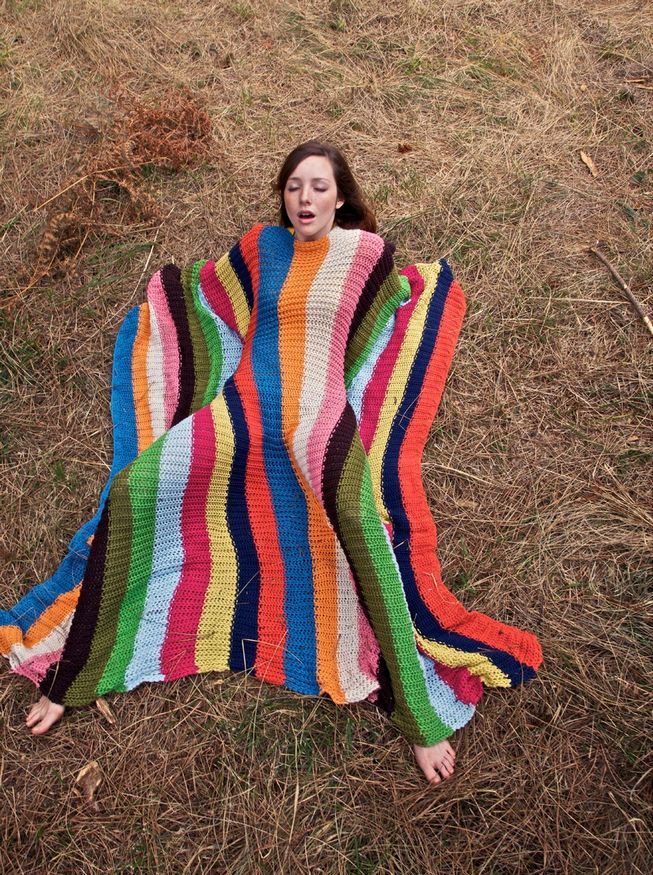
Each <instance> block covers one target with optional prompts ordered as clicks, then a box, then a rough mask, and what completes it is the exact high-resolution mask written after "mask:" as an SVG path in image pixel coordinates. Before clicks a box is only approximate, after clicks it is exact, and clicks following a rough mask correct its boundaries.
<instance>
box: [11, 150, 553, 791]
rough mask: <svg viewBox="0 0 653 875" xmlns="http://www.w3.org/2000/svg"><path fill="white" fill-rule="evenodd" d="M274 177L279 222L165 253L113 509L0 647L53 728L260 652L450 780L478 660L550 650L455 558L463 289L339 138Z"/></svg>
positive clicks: (122, 425) (294, 685)
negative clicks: (420, 259) (197, 258)
mask: <svg viewBox="0 0 653 875" xmlns="http://www.w3.org/2000/svg"><path fill="white" fill-rule="evenodd" d="M277 188H278V192H279V195H280V212H281V223H280V225H279V226H263V225H255V226H254V227H253V228H252V229H250V230H249V231H248V232H247V233H246V234H245V235H244V236H243V237H242V238H241V240H240V241H238V243H237V244H236V245H235V246H234V247H233V248H232V249H231V250H230V252H229V253H227V254H226V255H225V256H223V257H222V258H221V259H219V260H218V261H211V260H209V261H201V262H196V263H195V264H193V265H191V266H190V267H189V268H187V269H186V270H184V271H183V272H182V271H179V269H177V268H176V267H174V266H173V265H168V266H166V267H164V268H163V269H162V270H161V271H159V272H158V273H157V274H155V276H154V277H153V278H152V279H151V281H150V283H149V286H148V296H147V297H148V300H147V303H145V304H142V305H140V307H137V308H134V310H133V311H131V312H130V313H129V314H128V316H127V318H126V319H125V323H124V324H123V327H122V328H121V331H120V334H119V336H118V339H117V343H116V354H115V358H114V372H113V386H112V410H113V418H114V429H115V434H114V462H113V466H112V471H111V475H110V483H109V484H108V486H107V488H106V489H105V492H104V493H103V496H102V498H101V502H100V510H99V511H98V513H97V515H96V517H94V519H93V520H91V521H90V523H88V524H87V525H86V526H85V527H84V528H83V529H81V530H80V532H79V533H78V534H77V535H76V536H75V538H74V539H73V541H72V542H71V550H70V553H69V555H68V556H67V557H66V559H65V560H64V563H63V564H62V566H61V567H60V569H59V570H58V572H57V573H56V574H55V575H54V576H53V577H52V578H50V580H49V581H46V583H45V584H42V585H41V586H40V587H36V588H35V589H34V590H33V591H32V592H31V593H29V594H28V595H27V596H26V597H25V598H24V599H23V600H22V601H21V602H20V603H19V604H18V605H17V606H16V608H14V609H13V610H12V611H8V612H2V613H0V649H2V652H4V653H5V654H6V655H7V656H8V657H9V659H10V663H11V666H12V668H13V670H14V671H16V672H18V673H22V674H24V675H26V676H27V677H30V678H31V679H32V680H34V681H35V682H37V683H38V684H39V685H40V688H41V692H42V696H41V698H40V700H39V701H38V702H37V703H36V704H35V705H34V706H33V707H32V709H31V710H30V712H29V714H28V717H27V725H28V726H29V727H30V728H31V730H32V732H33V733H35V734H42V733H44V732H46V731H47V730H48V729H49V728H50V727H51V726H52V725H53V724H54V723H55V722H56V721H57V720H58V719H59V718H60V717H61V716H62V714H63V712H64V707H65V706H67V705H83V704H86V703H88V702H91V701H93V700H94V699H95V698H96V697H97V696H99V695H102V694H103V693H105V692H108V691H112V690H127V689H131V688H133V687H135V686H137V685H138V684H140V683H142V682H143V681H155V680H172V679H174V678H178V677H182V676H184V675H188V674H194V673H198V672H203V671H210V670H225V669H232V670H246V671H251V672H253V673H254V674H255V675H256V676H257V677H259V678H261V679H263V680H266V681H269V682H271V683H275V684H282V685H284V686H286V687H287V688H289V689H292V690H295V691H297V692H299V693H303V694H308V695H320V694H323V693H324V694H328V695H329V696H330V697H331V698H332V699H333V700H334V701H335V702H339V703H345V702H356V701H361V700H364V699H368V700H371V701H374V702H376V703H377V704H378V705H379V706H380V707H383V708H384V709H385V710H386V711H388V712H389V713H390V714H391V718H392V720H393V722H394V723H395V724H396V725H397V726H398V728H399V729H400V730H401V731H402V733H403V734H404V735H405V737H406V738H407V739H408V741H409V742H410V743H411V744H412V746H413V750H414V753H415V758H416V760H417V763H418V765H419V767H420V768H421V770H422V772H423V773H424V775H425V777H426V778H427V780H429V781H430V782H432V783H439V782H440V781H441V780H443V779H445V778H448V777H450V776H451V775H452V773H453V770H454V762H455V754H454V751H453V749H452V747H451V745H450V744H449V742H448V741H447V740H446V739H447V737H449V736H450V735H451V734H452V733H453V731H454V730H455V729H456V728H458V727H460V726H462V725H464V724H465V723H466V722H467V721H468V720H469V719H470V718H471V716H472V714H473V713H474V709H475V705H476V703H477V702H478V700H479V698H480V695H481V689H482V683H485V684H487V685H491V686H512V685H515V684H517V683H519V682H521V681H522V680H525V679H527V678H529V677H532V676H533V675H534V673H535V671H536V670H537V668H538V667H539V664H540V662H541V651H540V648H539V644H538V642H537V640H536V639H535V638H534V636H532V635H530V634H528V633H525V632H522V631H520V630H518V629H515V628H513V627H510V626H506V625H504V624H502V623H499V622H497V621H494V620H492V619H490V618H489V617H486V616H484V615H482V614H478V613H476V612H473V613H469V612H467V611H466V610H465V609H464V608H463V607H462V605H461V604H460V603H459V602H458V601H457V600H456V598H455V597H454V596H453V595H452V594H451V593H450V592H449V591H448V590H447V589H446V588H445V587H444V586H443V583H442V580H441V576H440V569H439V564H438V560H437V556H436V530H435V525H434V523H433V520H432V518H431V516H430V513H429V509H428V504H427V501H426V496H425V494H424V489H423V486H422V481H421V473H420V464H421V455H422V450H423V448H424V443H425V441H426V438H427V435H428V430H429V428H430V425H431V422H432V420H433V416H434V415H435V411H436V408H437V405H438V402H439V398H440V395H441V392H442V388H443V384H444V380H445V377H446V373H447V371H448V368H449V364H450V361H451V356H452V354H453V349H454V346H455V342H456V338H457V335H458V331H459V328H460V324H461V321H462V317H463V313H464V306H465V305H464V298H463V295H462V292H461V291H460V288H459V287H458V285H457V284H456V283H455V281H454V280H453V277H452V275H451V271H450V269H449V267H448V265H447V264H446V263H445V262H444V261H441V262H438V263H434V264H422V265H419V266H410V267H408V268H406V269H404V270H403V271H402V272H401V273H399V272H398V271H397V269H396V267H395V265H394V263H393V258H392V256H393V251H394V247H393V246H392V244H390V243H388V242H387V241H385V240H383V239H382V238H381V237H379V236H378V235H377V234H376V233H375V230H376V224H375V219H374V216H373V214H372V212H371V211H370V209H369V207H368V206H367V204H366V203H365V200H364V198H363V196H362V193H361V191H360V188H359V186H358V185H357V183H356V181H355V180H354V178H353V175H352V173H351V170H350V168H349V167H348V165H347V162H346V161H345V159H344V157H343V155H342V153H341V152H340V151H339V150H338V149H336V148H335V147H333V146H331V145H329V144H325V143H320V142H316V141H311V142H308V143H304V144H302V145H300V146H298V147H297V148H296V149H294V150H293V151H292V152H291V153H290V155H288V157H287V158H286V160H285V162H284V164H283V166H282V168H281V170H280V173H279V176H278V180H277ZM89 543H90V547H89Z"/></svg>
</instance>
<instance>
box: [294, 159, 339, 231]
mask: <svg viewBox="0 0 653 875" xmlns="http://www.w3.org/2000/svg"><path fill="white" fill-rule="evenodd" d="M283 202H284V205H285V207H286V212H287V213H288V218H289V219H290V221H291V223H292V226H293V228H294V229H295V237H296V238H297V240H321V239H322V238H323V237H326V235H327V234H328V233H329V231H330V230H331V228H332V227H333V223H334V220H335V216H336V209H337V208H338V207H341V206H342V204H343V203H344V201H343V199H342V198H341V197H339V195H338V188H337V186H336V180H335V177H334V175H333V167H332V166H331V162H330V161H329V159H328V158H325V157H324V155H310V156H309V157H308V158H304V160H303V161H301V162H300V163H299V164H298V165H297V167H295V169H294V170H293V172H292V173H291V174H290V176H289V177H288V182H286V187H285V189H284V192H283Z"/></svg>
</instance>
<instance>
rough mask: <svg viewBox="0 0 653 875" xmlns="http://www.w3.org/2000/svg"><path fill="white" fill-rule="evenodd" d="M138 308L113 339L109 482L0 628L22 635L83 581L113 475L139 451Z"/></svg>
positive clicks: (3, 615) (0, 614)
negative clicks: (57, 559) (50, 570)
mask: <svg viewBox="0 0 653 875" xmlns="http://www.w3.org/2000/svg"><path fill="white" fill-rule="evenodd" d="M138 318H139V307H138V306H137V307H133V308H132V309H131V310H130V311H129V312H128V313H127V315H126V316H125V318H124V320H123V323H122V325H121V327H120V330H119V332H118V336H117V338H116V345H115V351H114V356H113V373H112V380H111V417H112V420H113V462H112V465H111V471H110V472H109V479H108V481H107V484H106V486H105V487H104V489H103V490H102V494H101V496H100V503H99V507H98V510H97V513H96V514H95V516H94V517H93V518H92V519H90V520H89V521H88V522H86V523H84V525H83V526H82V527H81V528H80V529H79V530H78V531H77V532H76V533H75V534H74V535H73V537H72V539H71V541H70V543H69V545H68V553H67V554H66V556H65V558H64V559H63V561H62V563H61V565H60V566H59V567H58V568H57V570H56V571H55V573H54V574H53V575H52V576H51V577H49V578H48V579H47V580H44V581H43V583H40V584H38V585H37V586H34V587H32V589H31V590H30V591H29V592H28V593H27V594H26V595H25V596H24V597H23V598H22V599H21V600H20V601H19V602H18V604H16V605H15V606H14V607H13V608H11V609H10V610H8V611H0V626H18V627H19V628H20V629H21V631H22V632H23V634H25V632H27V630H28V629H29V628H30V626H32V625H33V624H34V623H35V622H36V620H38V618H39V617H40V616H41V614H42V613H43V611H45V610H46V609H47V608H48V607H50V605H51V604H53V602H54V601H55V600H56V599H57V598H58V597H59V596H60V595H63V594H64V593H66V592H69V591H70V590H71V589H74V587H75V586H77V584H78V583H79V582H80V581H81V580H82V578H83V577H84V573H85V571H86V562H87V560H88V554H89V552H90V547H89V545H88V544H87V541H88V539H89V538H90V537H91V535H93V534H94V533H95V530H96V528H97V526H98V523H99V521H100V516H101V514H102V508H103V507H104V503H105V501H106V498H107V495H108V494H109V486H110V484H111V481H112V480H113V478H114V477H115V475H116V474H117V473H118V471H120V470H121V469H122V468H124V467H125V466H126V465H128V464H129V463H130V462H131V461H132V460H133V459H134V458H136V455H137V452H138V440H137V435H136V417H135V413H134V397H133V391H132V369H131V361H132V349H133V346H134V339H135V337H136V333H137V331H138Z"/></svg>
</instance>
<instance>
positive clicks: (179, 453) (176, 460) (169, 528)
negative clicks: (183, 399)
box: [125, 416, 193, 690]
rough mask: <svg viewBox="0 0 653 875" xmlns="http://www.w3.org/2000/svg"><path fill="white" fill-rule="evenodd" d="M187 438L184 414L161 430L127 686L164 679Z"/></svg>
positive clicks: (179, 557)
mask: <svg viewBox="0 0 653 875" xmlns="http://www.w3.org/2000/svg"><path fill="white" fill-rule="evenodd" d="M192 438H193V418H192V416H189V417H188V418H187V419H184V420H182V421H181V422H180V423H178V424H177V425H175V426H174V427H173V428H172V429H171V430H170V431H169V432H168V433H167V435H166V437H165V444H164V446H163V449H162V451H161V462H160V465H159V489H158V492H157V497H156V521H155V524H154V553H153V557H152V573H151V576H150V580H149V582H148V584H147V595H146V597H145V605H144V607H143V614H142V616H141V620H140V623H139V626H138V632H137V633H136V640H135V643H134V654H133V656H132V658H131V662H130V663H129V666H128V667H127V671H126V672H125V687H126V689H128V690H131V689H132V688H133V687H135V686H137V685H138V684H140V683H142V682H143V681H161V680H163V679H164V676H163V674H162V672H161V661H160V655H161V648H162V647H163V642H164V640H165V636H166V631H167V629H168V614H169V612H170V604H171V602H172V598H173V596H174V594H175V590H176V589H177V586H178V585H179V580H180V578H181V569H182V564H183V561H184V549H183V545H182V537H181V509H182V503H183V499H184V493H185V491H186V484H187V482H188V473H189V471H190V463H191V453H192V444H193V441H192Z"/></svg>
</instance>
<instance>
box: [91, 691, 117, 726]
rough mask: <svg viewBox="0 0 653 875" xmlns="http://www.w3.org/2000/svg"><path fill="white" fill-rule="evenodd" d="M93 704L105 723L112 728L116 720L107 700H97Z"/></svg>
mask: <svg viewBox="0 0 653 875" xmlns="http://www.w3.org/2000/svg"><path fill="white" fill-rule="evenodd" d="M95 704H96V706H97V709H98V711H99V712H100V714H101V715H102V716H103V717H104V719H105V720H106V721H107V723H110V724H111V725H112V726H114V725H115V722H116V718H115V717H114V714H113V711H112V710H111V708H110V707H109V705H108V703H107V700H106V699H102V698H99V699H96V700H95Z"/></svg>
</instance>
